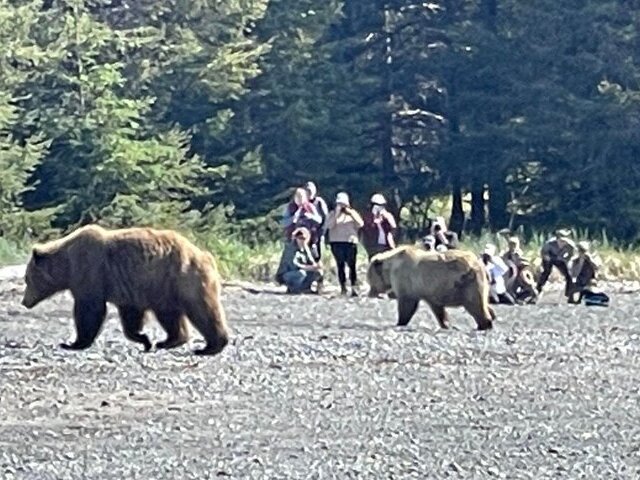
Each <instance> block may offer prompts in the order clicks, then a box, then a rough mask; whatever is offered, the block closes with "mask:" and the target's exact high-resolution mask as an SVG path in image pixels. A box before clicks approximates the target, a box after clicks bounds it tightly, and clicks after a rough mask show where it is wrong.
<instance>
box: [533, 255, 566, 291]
mask: <svg viewBox="0 0 640 480" xmlns="http://www.w3.org/2000/svg"><path fill="white" fill-rule="evenodd" d="M552 267H556V268H557V269H558V270H559V271H560V273H561V274H562V276H563V277H564V280H565V286H564V294H565V296H567V297H568V296H569V295H570V294H571V287H572V284H573V280H572V278H571V274H570V273H569V267H568V265H567V262H565V261H564V260H560V259H552V260H550V261H548V262H545V261H543V262H542V273H541V274H540V278H539V279H538V291H541V290H542V287H544V284H545V283H547V280H549V275H551V268H552Z"/></svg>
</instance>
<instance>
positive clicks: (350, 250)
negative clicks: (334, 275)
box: [331, 242, 358, 287]
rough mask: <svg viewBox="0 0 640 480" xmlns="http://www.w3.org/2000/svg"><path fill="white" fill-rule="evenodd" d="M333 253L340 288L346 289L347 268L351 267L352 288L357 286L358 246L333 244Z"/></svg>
mask: <svg viewBox="0 0 640 480" xmlns="http://www.w3.org/2000/svg"><path fill="white" fill-rule="evenodd" d="M331 253H333V258H335V259H336V264H337V266H338V280H339V281H340V286H341V287H344V286H345V284H346V283H347V274H346V267H347V266H348V267H349V280H350V281H351V286H352V287H353V286H355V285H356V282H357V280H358V276H357V272H356V261H357V257H358V246H357V245H356V244H355V243H351V242H333V243H331Z"/></svg>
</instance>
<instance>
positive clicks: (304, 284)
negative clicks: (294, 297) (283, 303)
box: [282, 270, 322, 293]
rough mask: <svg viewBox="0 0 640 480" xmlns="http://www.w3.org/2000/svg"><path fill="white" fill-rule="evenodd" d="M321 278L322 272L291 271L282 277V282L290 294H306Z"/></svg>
mask: <svg viewBox="0 0 640 480" xmlns="http://www.w3.org/2000/svg"><path fill="white" fill-rule="evenodd" d="M321 278H322V275H321V274H320V272H313V271H307V270H291V271H289V272H285V273H284V274H283V275H282V280H283V282H284V284H285V285H286V286H287V291H288V292H289V293H301V292H306V291H308V290H310V289H311V284H312V283H313V282H314V281H316V280H318V281H319V280H320V279H321Z"/></svg>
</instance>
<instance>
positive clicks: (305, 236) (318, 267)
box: [277, 227, 323, 293]
mask: <svg viewBox="0 0 640 480" xmlns="http://www.w3.org/2000/svg"><path fill="white" fill-rule="evenodd" d="M292 237H293V240H292V242H291V245H292V247H291V248H290V249H288V251H287V254H285V255H283V259H282V261H281V266H280V267H279V268H278V274H277V278H278V280H279V283H281V284H284V285H286V286H287V293H308V292H313V291H314V287H315V292H316V293H321V290H322V282H323V274H322V264H321V263H320V262H317V261H316V260H315V258H314V256H313V254H312V253H311V248H310V246H309V241H310V239H311V234H310V232H309V230H308V229H307V228H305V227H299V228H297V229H295V230H294V231H293V233H292Z"/></svg>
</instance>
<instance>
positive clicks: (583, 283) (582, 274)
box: [481, 229, 609, 305]
mask: <svg viewBox="0 0 640 480" xmlns="http://www.w3.org/2000/svg"><path fill="white" fill-rule="evenodd" d="M570 236H571V232H570V231H569V230H566V229H561V230H558V231H556V234H555V236H553V237H552V238H550V239H549V240H547V241H546V242H545V243H544V245H543V246H542V248H541V250H540V255H541V257H542V272H541V273H540V276H539V277H538V280H537V281H536V280H535V279H534V275H533V272H532V270H531V263H530V262H529V261H528V260H527V259H526V258H524V257H523V254H522V250H521V249H520V241H519V239H518V237H509V239H508V241H507V244H508V247H507V250H506V251H505V252H504V253H503V254H502V255H500V256H498V255H496V247H495V245H493V244H487V245H486V246H485V249H484V251H483V252H482V255H481V258H482V261H483V263H484V265H485V267H486V269H487V276H488V277H489V281H490V285H491V288H490V294H489V295H490V301H491V302H492V303H502V304H507V305H514V304H517V303H524V302H529V303H533V302H535V301H536V299H537V297H538V295H539V294H540V293H542V289H543V287H544V286H545V284H546V283H547V281H548V280H549V276H550V274H551V271H552V269H553V268H554V267H555V268H557V269H558V271H559V272H560V273H561V274H562V276H563V277H564V281H565V288H564V296H565V297H566V298H567V301H568V302H569V303H581V302H582V301H583V299H584V300H585V303H586V304H592V305H606V304H607V303H608V301H609V298H608V296H607V295H606V294H604V293H603V292H601V291H600V290H599V289H598V288H597V282H596V277H597V273H598V270H599V268H600V265H601V261H600V259H599V257H598V256H597V254H595V253H594V252H592V251H591V249H590V244H589V242H587V241H581V242H578V243H577V244H575V243H574V242H573V241H572V240H571V238H570ZM576 295H577V298H576Z"/></svg>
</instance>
